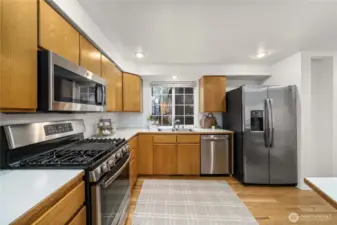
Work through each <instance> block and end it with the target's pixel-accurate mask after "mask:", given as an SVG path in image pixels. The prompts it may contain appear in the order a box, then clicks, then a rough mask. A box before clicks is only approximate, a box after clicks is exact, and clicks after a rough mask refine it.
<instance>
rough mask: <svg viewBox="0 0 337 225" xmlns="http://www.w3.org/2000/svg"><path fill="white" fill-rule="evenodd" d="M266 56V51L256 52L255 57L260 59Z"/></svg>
mask: <svg viewBox="0 0 337 225" xmlns="http://www.w3.org/2000/svg"><path fill="white" fill-rule="evenodd" d="M265 56H267V52H259V53H257V54H256V58H258V59H261V58H263V57H265Z"/></svg>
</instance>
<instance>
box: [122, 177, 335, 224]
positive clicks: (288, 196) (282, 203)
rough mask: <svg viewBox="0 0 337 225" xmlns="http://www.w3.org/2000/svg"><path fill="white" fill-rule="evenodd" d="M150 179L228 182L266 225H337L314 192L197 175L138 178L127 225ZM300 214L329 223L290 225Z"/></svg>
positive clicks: (332, 209)
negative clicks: (293, 217)
mask: <svg viewBox="0 0 337 225" xmlns="http://www.w3.org/2000/svg"><path fill="white" fill-rule="evenodd" d="M146 179H186V180H224V181H226V182H227V183H228V184H229V185H230V187H231V188H232V189H233V191H234V192H235V193H236V194H237V195H238V196H239V198H240V199H241V201H243V203H244V204H245V205H246V206H247V208H248V209H249V211H250V212H251V213H252V215H253V216H254V217H255V219H256V220H257V221H258V223H259V224H262V225H273V224H275V225H279V224H280V225H283V224H312V225H336V224H337V210H336V209H334V208H333V207H332V206H331V205H329V204H328V203H327V202H325V201H324V199H322V198H321V197H320V196H319V195H317V194H316V193H315V192H313V191H302V190H299V189H297V188H295V187H268V186H244V185H242V184H241V183H240V182H239V181H238V180H236V179H235V178H233V177H195V176H144V177H139V178H138V179H137V182H136V185H135V186H134V188H133V190H132V193H131V205H130V211H129V214H128V218H127V221H126V225H132V222H131V221H132V216H133V213H134V211H135V208H136V202H137V199H138V197H139V195H140V192H141V189H142V185H143V182H144V180H146ZM292 212H296V213H298V214H300V215H309V216H310V215H317V214H319V215H325V216H330V217H329V218H328V219H327V220H315V219H310V218H309V219H308V220H303V221H302V220H300V221H298V222H296V223H290V221H289V219H288V216H289V214H290V213H292Z"/></svg>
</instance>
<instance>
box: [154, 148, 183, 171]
mask: <svg viewBox="0 0 337 225" xmlns="http://www.w3.org/2000/svg"><path fill="white" fill-rule="evenodd" d="M153 173H154V174H156V175H175V174H177V145H176V144H158V145H154V147H153Z"/></svg>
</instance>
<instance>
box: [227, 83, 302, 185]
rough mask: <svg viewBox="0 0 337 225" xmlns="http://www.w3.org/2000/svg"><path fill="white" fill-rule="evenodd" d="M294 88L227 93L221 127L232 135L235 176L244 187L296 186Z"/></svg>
mask: <svg viewBox="0 0 337 225" xmlns="http://www.w3.org/2000/svg"><path fill="white" fill-rule="evenodd" d="M296 93H297V91H296V86H259V85H247V86H242V87H240V88H237V89H234V90H232V91H229V92H227V94H226V95H227V96H226V101H227V112H226V113H224V118H223V121H224V124H223V125H224V128H228V129H230V130H233V131H234V132H235V134H234V150H235V151H234V162H235V164H234V167H235V171H234V173H235V176H236V177H237V178H238V179H239V180H240V181H241V182H242V183H245V184H275V185H283V184H284V185H292V184H294V185H295V184H297V126H296Z"/></svg>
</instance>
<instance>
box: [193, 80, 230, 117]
mask: <svg viewBox="0 0 337 225" xmlns="http://www.w3.org/2000/svg"><path fill="white" fill-rule="evenodd" d="M199 84H200V86H199V87H200V95H199V96H200V112H226V77H225V76H205V77H203V78H201V79H200V81H199Z"/></svg>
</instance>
